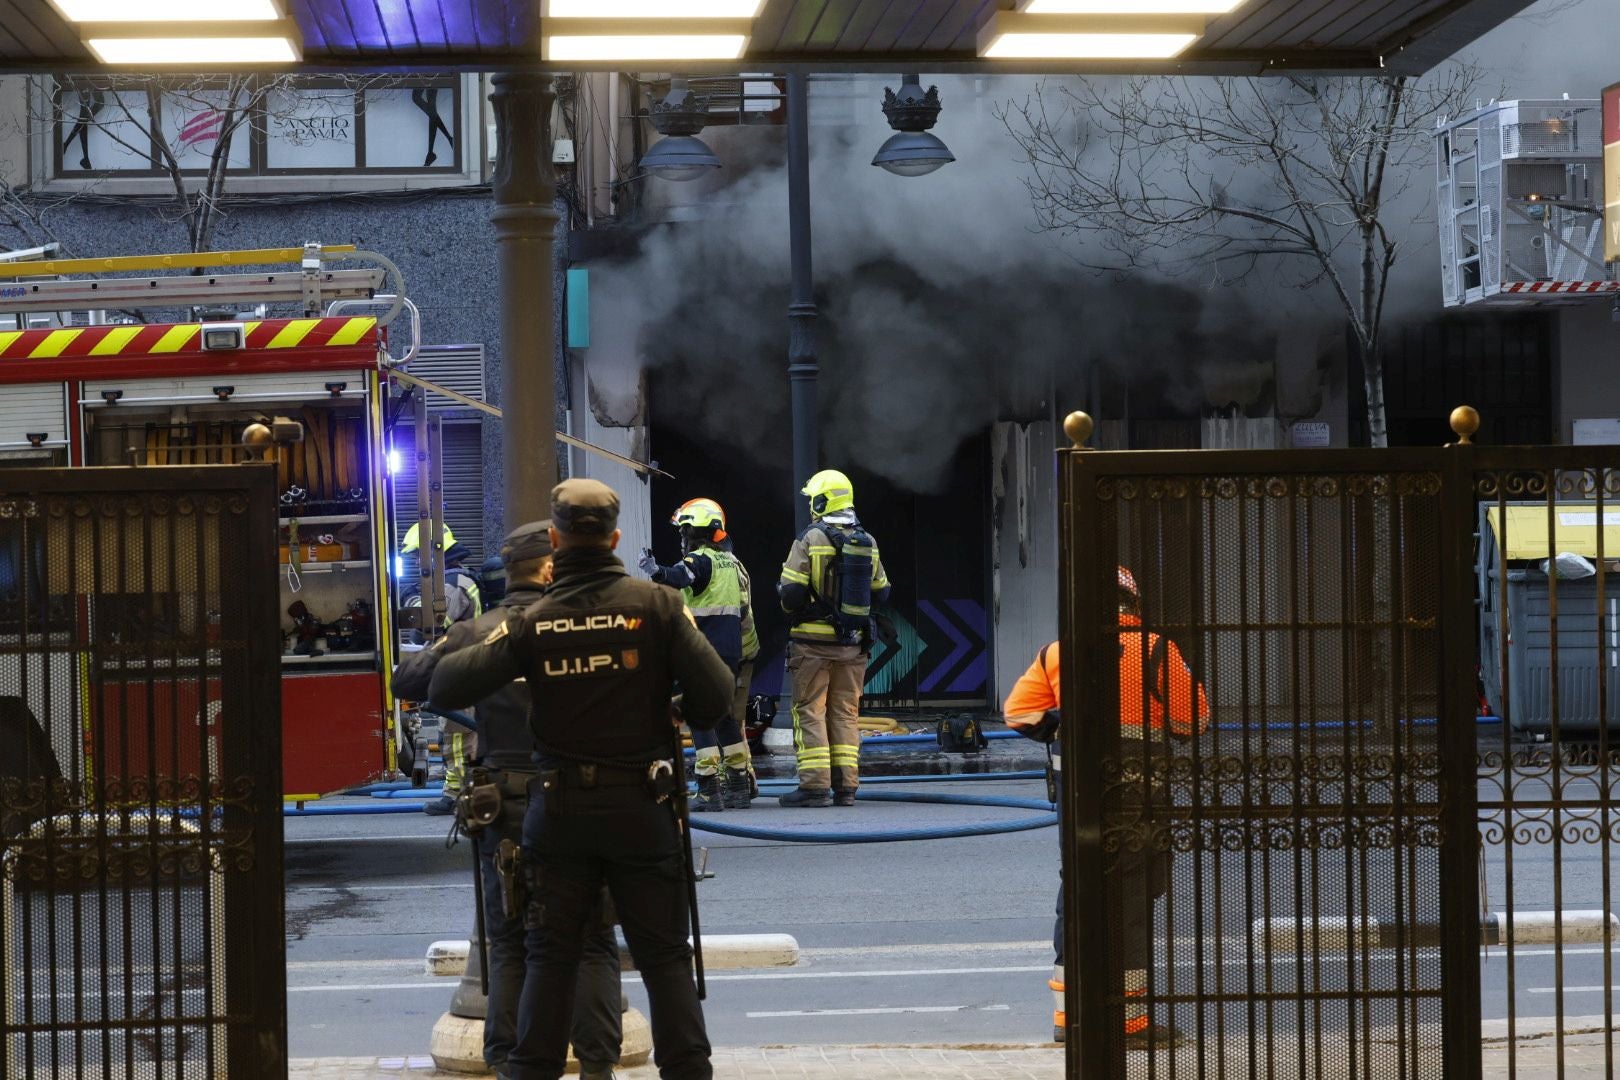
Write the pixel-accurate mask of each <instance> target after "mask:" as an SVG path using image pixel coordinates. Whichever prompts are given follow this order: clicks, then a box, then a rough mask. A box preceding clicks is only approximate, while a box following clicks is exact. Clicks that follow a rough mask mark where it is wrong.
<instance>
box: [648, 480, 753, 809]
mask: <svg viewBox="0 0 1620 1080" xmlns="http://www.w3.org/2000/svg"><path fill="white" fill-rule="evenodd" d="M669 521H670V524H671V525H674V526H675V527H676V528H678V529H680V531H681V561H680V562H678V563H676V564H675V565H674V566H659V565H658V560H657V559H655V558H653V553H652V552H651V551H647V552H644V553H643V554H642V556H641V561H640V563H639V566H640V568H641V572H642V573H644V574H646V575H647V576H648V577H649V578H651V579H652V580H653V581H656V582H658V583H659V584H660V585H668V586H669V587H670V588H672V589H679V590H680V593H681V598H682V599H683V600H685V601H686V609H687V610H688V611H690V612H691V613H692V617H693V618H694V619H696V620H697V625H698V629H699V630H701V631H703V636H704V637H706V638H708V639H709V644H710V645H713V646H714V651H715V652H717V653H719V654H720V659H722V660H724V661H725V662H726V663H727V664H729V665H730V666H731V670H732V671H734V672H736V673H737V693H736V694H735V695H734V696H733V698H732V702H731V715H730V716H728V717H726V719H725V720H723V721H722V722H721V724H720V726H719V727H718V728H716V729H715V730H714V731H702V730H697V731H693V732H692V748H693V750H694V751H695V752H696V753H695V755H694V760H693V769H692V771H693V772H694V773H696V774H697V795H696V796H695V797H694V798H693V799H692V803H691V808H692V811H693V812H694V813H698V812H707V811H713V810H746V809H748V808H749V807H750V806H752V805H753V799H754V795H755V794H756V793H757V792H758V791H759V787H758V785H757V784H756V783H755V782H754V765H753V759H752V757H751V756H750V754H749V752H748V737H747V736H746V735H745V734H743V725H744V724H745V723H746V722H747V716H746V710H747V707H748V684H749V682H750V681H751V680H752V679H753V675H754V658H755V657H756V656H758V655H759V634H758V633H757V632H756V631H755V629H754V600H753V590H752V587H751V586H750V585H749V582H748V570H747V569H746V568H745V567H744V566H743V564H742V560H740V559H738V558H737V556H736V554H735V553H734V552H733V551H732V545H731V537H730V535H728V534H727V532H726V512H725V511H724V510H723V509H721V507H720V504H719V503H717V502H715V501H714V500H713V499H688V500H687V501H686V502H684V503H682V504H681V505H680V508H679V509H677V510H676V511H675V514H674V516H673V517H671V518H670V519H669Z"/></svg>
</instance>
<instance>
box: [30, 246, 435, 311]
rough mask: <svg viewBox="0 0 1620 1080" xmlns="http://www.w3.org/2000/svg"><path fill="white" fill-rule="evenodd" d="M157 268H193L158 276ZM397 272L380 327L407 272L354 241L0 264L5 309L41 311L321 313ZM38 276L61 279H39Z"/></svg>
mask: <svg viewBox="0 0 1620 1080" xmlns="http://www.w3.org/2000/svg"><path fill="white" fill-rule="evenodd" d="M336 261H364V262H371V263H373V264H375V265H373V266H371V267H368V268H365V269H344V270H332V269H327V268H326V266H325V265H324V264H325V263H327V262H336ZM278 263H296V264H297V265H298V269H297V270H295V271H279V272H273V273H226V274H218V273H210V272H209V271H211V270H213V269H215V268H219V267H238V266H266V265H274V264H278ZM152 270H188V271H190V272H189V273H185V274H162V275H153V274H147V273H143V272H144V271H152ZM66 274H112V275H119V276H115V277H94V278H74V279H67V278H63V275H66ZM388 274H392V275H393V277H394V281H395V285H396V288H395V289H394V293H395V297H394V303H393V305H392V306H391V307H390V308H389V309H388V310H387V311H386V312H385V313H383V314H382V315H381V316H379V317H378V319H377V323H378V325H379V326H386V325H388V324H389V323H390V322H392V321H393V319H394V317H395V316H396V315H398V314H399V312H400V310H401V309H402V308H403V307H404V303H405V302H404V295H405V290H404V279H403V277H402V276H401V275H400V272H399V268H398V267H396V266H395V265H394V264H393V263H392V262H390V261H389V260H388V259H387V258H385V257H384V256H382V255H379V254H377V253H376V252H370V251H359V250H356V248H355V246H354V245H353V244H335V245H325V246H323V245H321V244H317V243H310V244H305V245H304V246H303V247H287V248H256V249H251V250H244V251H200V252H188V253H184V254H178V255H129V256H117V257H113V258H104V259H46V260H42V261H38V262H19V263H8V264H5V265H0V314H23V313H26V312H38V311H90V310H138V309H142V308H172V307H189V306H192V305H206V304H224V303H252V304H277V303H280V304H300V305H302V307H303V309H304V314H305V315H306V316H308V317H312V318H313V317H316V316H319V315H320V314H321V311H322V309H323V308H325V306H326V305H327V304H329V303H331V302H332V301H334V300H368V299H371V298H372V297H374V296H376V295H377V293H378V291H379V290H380V289H381V288H382V284H383V280H384V277H385V276H386V275H388ZM35 278H53V279H60V280H51V281H36V280H28V279H35Z"/></svg>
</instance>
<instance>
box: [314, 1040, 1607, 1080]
mask: <svg viewBox="0 0 1620 1080" xmlns="http://www.w3.org/2000/svg"><path fill="white" fill-rule="evenodd" d="M1603 1042H1604V1040H1603V1035H1602V1034H1601V1033H1588V1034H1572V1035H1566V1036H1565V1037H1564V1072H1563V1076H1564V1077H1565V1078H1566V1080H1600V1078H1604V1077H1606V1076H1607V1075H1608V1074H1607V1072H1606V1070H1605V1067H1604V1045H1603ZM1616 1043H1617V1045H1616V1052H1617V1055H1620V1036H1617V1038H1616ZM1482 1053H1483V1054H1484V1063H1485V1076H1486V1078H1487V1080H1508V1077H1509V1076H1510V1075H1513V1076H1515V1077H1517V1080H1532V1078H1535V1077H1548V1076H1556V1075H1558V1072H1557V1060H1558V1047H1557V1043H1556V1040H1554V1039H1552V1038H1550V1037H1540V1038H1538V1037H1533V1036H1532V1037H1529V1038H1520V1039H1519V1040H1517V1042H1516V1043H1515V1044H1514V1045H1513V1057H1514V1071H1513V1073H1511V1074H1510V1073H1509V1068H1508V1058H1509V1046H1508V1044H1507V1043H1506V1042H1505V1041H1502V1042H1495V1041H1491V1040H1490V1039H1489V1038H1487V1041H1486V1043H1485V1046H1484V1047H1483V1048H1482ZM1341 1060H1342V1059H1341ZM1278 1064H1279V1066H1280V1067H1281V1071H1280V1072H1279V1073H1278V1074H1277V1076H1279V1077H1281V1076H1283V1075H1289V1076H1291V1075H1292V1074H1291V1073H1289V1072H1288V1069H1287V1065H1286V1063H1284V1062H1279V1063H1278ZM1312 1071H1314V1070H1312ZM714 1075H715V1080H835V1078H836V1080H1061V1078H1062V1076H1063V1050H1062V1048H1061V1047H1056V1046H1029V1047H1017V1046H1001V1047H938V1046H828V1047H806V1046H786V1047H765V1048H753V1049H717V1050H716V1051H715V1053H714ZM1317 1075H1318V1077H1321V1078H1324V1080H1353V1078H1350V1077H1337V1078H1336V1077H1332V1076H1331V1075H1330V1074H1329V1073H1328V1072H1321V1073H1318V1074H1317ZM1424 1075H1428V1074H1427V1073H1425V1074H1424ZM1433 1075H1435V1076H1437V1077H1438V1076H1439V1075H1440V1074H1439V1071H1438V1067H1436V1071H1435V1073H1434V1074H1433ZM657 1076H658V1070H657V1069H655V1068H654V1067H653V1066H652V1065H650V1064H649V1065H640V1066H637V1067H636V1068H633V1069H619V1070H618V1077H619V1080H656V1078H657ZM429 1077H432V1078H436V1080H450V1078H452V1077H460V1078H462V1080H473V1078H471V1077H469V1076H468V1074H465V1073H447V1072H440V1071H438V1070H437V1069H435V1068H434V1067H433V1062H432V1060H431V1059H429V1058H428V1057H427V1056H426V1055H423V1056H421V1057H411V1058H397V1057H396V1058H306V1059H303V1060H296V1061H294V1062H293V1063H292V1070H291V1078H292V1080H427V1078H429ZM1356 1080H1359V1078H1356Z"/></svg>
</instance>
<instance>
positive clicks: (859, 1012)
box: [743, 1005, 1012, 1020]
mask: <svg viewBox="0 0 1620 1080" xmlns="http://www.w3.org/2000/svg"><path fill="white" fill-rule="evenodd" d="M1011 1011H1012V1006H1011V1005H902V1006H897V1007H895V1008H889V1009H789V1010H785V1011H782V1012H751V1013H744V1014H743V1015H744V1016H746V1017H748V1018H749V1019H750V1020H775V1019H781V1018H783V1017H789V1016H893V1015H896V1014H898V1013H953V1012H1011Z"/></svg>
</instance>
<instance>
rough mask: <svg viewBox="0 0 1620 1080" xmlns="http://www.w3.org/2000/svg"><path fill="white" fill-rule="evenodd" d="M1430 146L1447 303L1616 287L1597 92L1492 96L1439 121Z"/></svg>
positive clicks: (1510, 301) (1535, 299) (1616, 292)
mask: <svg viewBox="0 0 1620 1080" xmlns="http://www.w3.org/2000/svg"><path fill="white" fill-rule="evenodd" d="M1435 154H1436V167H1437V174H1436V181H1437V195H1438V200H1437V210H1438V213H1437V218H1438V221H1439V226H1440V275H1441V286H1442V291H1443V293H1444V296H1445V303H1446V306H1447V307H1457V306H1461V305H1465V304H1476V303H1487V304H1494V305H1522V304H1531V303H1557V302H1574V301H1581V300H1590V299H1593V298H1602V297H1612V296H1620V281H1617V280H1616V279H1615V273H1614V269H1613V267H1612V266H1610V265H1608V264H1606V263H1605V262H1604V256H1603V170H1602V166H1603V133H1602V115H1601V110H1600V107H1599V102H1598V101H1597V99H1595V98H1579V99H1572V98H1564V99H1561V100H1519V101H1493V102H1491V103H1490V104H1489V105H1487V106H1485V107H1483V108H1481V109H1477V110H1475V111H1474V112H1471V113H1469V114H1468V115H1466V116H1462V117H1458V118H1457V119H1454V120H1452V119H1443V120H1441V121H1440V123H1439V125H1438V127H1437V128H1436V130H1435Z"/></svg>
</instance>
